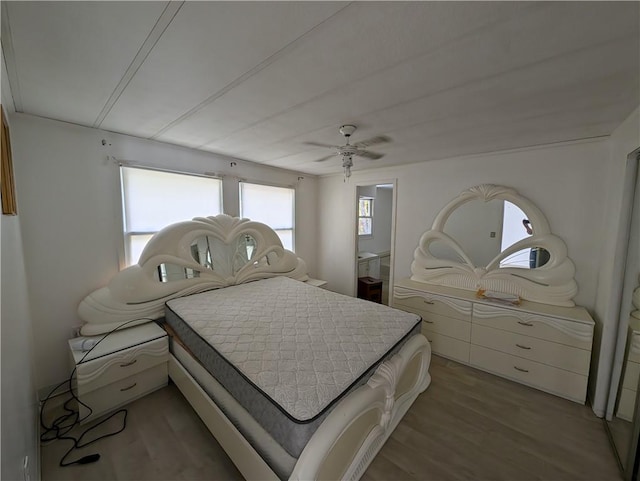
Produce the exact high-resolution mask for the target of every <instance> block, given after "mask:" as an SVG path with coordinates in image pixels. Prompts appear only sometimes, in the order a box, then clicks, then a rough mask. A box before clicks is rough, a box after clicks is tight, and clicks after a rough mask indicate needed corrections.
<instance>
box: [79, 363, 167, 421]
mask: <svg viewBox="0 0 640 481" xmlns="http://www.w3.org/2000/svg"><path fill="white" fill-rule="evenodd" d="M168 380H169V377H168V365H167V362H163V363H162V364H158V365H157V366H154V367H152V368H151V369H147V370H146V371H143V372H139V373H137V374H134V375H132V376H129V377H126V378H124V379H120V380H118V381H116V382H113V383H111V384H109V385H107V386H103V387H101V388H99V389H96V390H94V391H92V392H90V393H88V394H85V395H82V396H78V397H79V398H80V400H81V401H82V402H83V403H85V404H87V405H88V406H89V407H90V408H91V409H92V414H91V416H90V417H89V418H87V419H85V420H84V421H89V420H91V419H94V418H96V417H98V416H100V415H102V414H104V413H106V412H108V411H113V410H115V409H117V408H119V407H120V406H122V405H124V404H127V403H129V402H131V401H133V400H134V399H137V398H139V397H142V396H144V395H145V394H148V393H150V392H151V391H155V390H156V389H159V388H161V387H164V386H166V385H167V383H168ZM88 413H89V411H88V409H87V408H86V407H85V406H83V405H82V404H80V417H81V418H84V417H85V416H87V414H88Z"/></svg>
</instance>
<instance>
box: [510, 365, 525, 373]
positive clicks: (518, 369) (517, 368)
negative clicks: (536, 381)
mask: <svg viewBox="0 0 640 481" xmlns="http://www.w3.org/2000/svg"><path fill="white" fill-rule="evenodd" d="M513 368H514V369H515V370H516V371H520V372H529V370H528V369H522V368H521V367H518V366H513Z"/></svg>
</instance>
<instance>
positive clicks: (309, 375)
mask: <svg viewBox="0 0 640 481" xmlns="http://www.w3.org/2000/svg"><path fill="white" fill-rule="evenodd" d="M167 306H168V307H169V308H170V309H171V310H172V311H173V312H174V313H176V314H177V315H178V316H180V317H181V318H182V320H183V321H184V322H185V323H187V324H188V325H189V327H190V328H191V329H192V330H193V331H194V332H195V333H197V334H198V336H200V337H201V338H202V339H204V340H206V341H207V343H209V344H210V345H211V346H212V347H213V348H214V349H215V350H216V351H217V352H218V353H219V354H220V355H221V356H222V357H224V358H225V359H226V360H227V361H228V362H229V363H230V364H231V365H233V366H234V368H235V369H236V370H237V371H238V372H239V373H240V374H241V375H242V376H243V377H245V378H246V379H247V380H248V381H250V383H251V384H253V385H254V386H255V387H256V388H258V389H259V390H260V391H262V392H263V393H265V394H266V395H267V396H269V397H270V398H271V400H272V401H273V402H275V403H276V404H277V405H278V406H280V408H281V409H282V410H284V411H285V412H286V413H287V414H288V415H289V416H290V417H291V418H293V419H295V420H297V421H298V422H305V421H308V420H311V419H313V418H314V417H316V416H318V415H319V414H320V413H322V412H323V410H325V409H326V408H327V407H328V406H330V405H331V404H332V403H333V401H334V400H336V399H337V398H338V397H339V396H340V395H341V394H342V393H343V392H345V391H346V390H347V389H348V388H349V387H350V386H352V385H353V384H355V383H356V382H357V381H358V380H359V378H361V377H362V376H363V374H365V373H366V372H367V371H368V370H369V368H370V367H371V366H372V365H374V364H376V363H377V362H379V361H380V360H381V359H382V358H384V357H385V356H386V355H387V354H388V353H389V352H390V351H391V350H392V349H393V348H394V347H395V346H396V345H397V344H398V343H399V342H400V341H401V340H403V339H404V338H405V336H407V334H409V333H410V332H411V331H412V330H413V329H414V328H415V326H416V324H417V323H418V322H419V321H420V318H419V317H418V316H416V315H415V314H409V313H406V312H403V311H399V310H396V309H392V308H389V307H387V306H383V305H380V304H375V303H372V302H368V301H364V300H361V299H354V298H351V297H347V296H343V295H340V294H336V293H333V292H331V291H327V290H325V289H319V288H316V287H313V286H309V285H307V284H304V283H302V282H300V281H296V280H293V279H290V278H287V277H274V278H271V279H265V280H260V281H256V282H251V283H248V284H242V285H238V286H233V287H227V288H224V289H219V290H214V291H209V292H205V293H200V294H196V295H193V296H188V297H183V298H179V299H173V300H171V301H169V302H168V303H167Z"/></svg>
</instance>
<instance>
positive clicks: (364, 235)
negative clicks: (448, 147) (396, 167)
mask: <svg viewBox="0 0 640 481" xmlns="http://www.w3.org/2000/svg"><path fill="white" fill-rule="evenodd" d="M355 202H356V218H355V230H356V246H355V254H356V255H355V258H356V265H355V273H356V275H355V279H356V286H355V292H356V296H357V297H359V298H361V299H366V300H369V301H373V302H378V303H380V304H385V305H390V303H391V298H392V295H391V292H390V291H391V285H392V283H393V248H394V245H395V228H394V227H395V206H396V183H395V180H393V181H382V182H376V183H369V184H362V185H357V186H356V199H355Z"/></svg>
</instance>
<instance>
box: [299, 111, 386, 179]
mask: <svg viewBox="0 0 640 481" xmlns="http://www.w3.org/2000/svg"><path fill="white" fill-rule="evenodd" d="M356 128H357V127H356V126H355V125H350V124H347V125H343V126H341V127H340V128H339V129H338V131H339V132H340V133H341V134H342V135H343V136H344V137H345V138H346V139H347V143H346V144H345V145H341V146H335V145H328V144H321V143H319V142H304V143H305V144H306V145H313V146H315V147H328V148H331V149H335V151H334V152H333V153H332V154H330V155H327V156H326V157H322V158H321V159H318V160H316V161H315V162H323V161H325V160H329V159H331V158H332V157H334V156H336V155H339V156H342V167H343V168H344V175H345V177H350V176H351V167H353V156H354V155H355V156H358V157H363V158H365V159H369V160H377V159H380V158H382V157H384V154H379V153H377V152H371V151H369V150H365V148H366V147H369V146H371V145H376V144H384V143H387V142H391V139H390V138H389V137H387V136H386V135H378V136H376V137H372V138H370V139H367V140H363V141H361V142H357V143H355V144H350V143H349V139H350V137H351V135H352V134H353V133H354V132H355V131H356Z"/></svg>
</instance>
